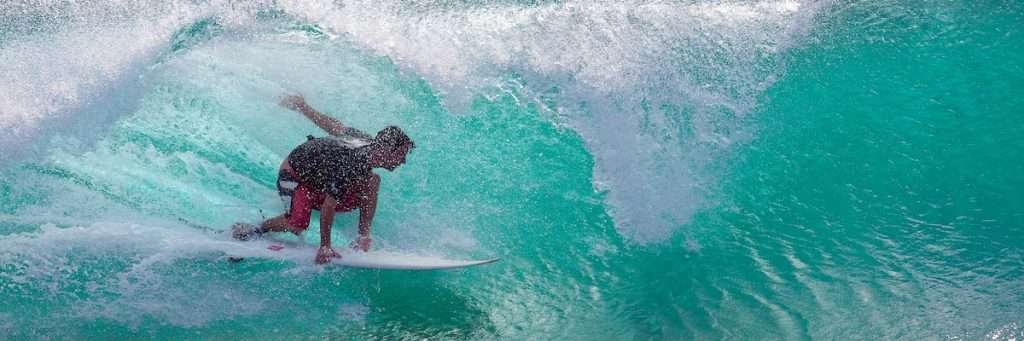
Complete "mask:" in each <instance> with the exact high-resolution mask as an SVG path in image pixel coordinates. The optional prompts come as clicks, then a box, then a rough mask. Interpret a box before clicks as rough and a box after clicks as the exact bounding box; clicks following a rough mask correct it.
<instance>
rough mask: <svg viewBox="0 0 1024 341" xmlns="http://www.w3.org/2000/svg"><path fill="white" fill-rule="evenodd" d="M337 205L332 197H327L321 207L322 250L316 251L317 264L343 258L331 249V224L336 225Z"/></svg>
mask: <svg viewBox="0 0 1024 341" xmlns="http://www.w3.org/2000/svg"><path fill="white" fill-rule="evenodd" d="M337 205H338V201H337V200H335V199H334V198H333V197H331V196H330V195H327V196H326V198H324V202H323V204H321V205H320V248H319V249H317V250H316V263H317V264H324V263H327V262H330V261H331V257H341V255H339V254H338V252H336V251H334V249H332V248H331V224H334V210H335V208H336V207H337Z"/></svg>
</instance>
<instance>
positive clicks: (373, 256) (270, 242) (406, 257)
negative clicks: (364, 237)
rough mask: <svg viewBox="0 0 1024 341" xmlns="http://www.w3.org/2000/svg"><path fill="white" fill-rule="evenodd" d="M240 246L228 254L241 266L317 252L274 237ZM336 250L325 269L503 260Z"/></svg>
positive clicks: (302, 258) (405, 267)
mask: <svg viewBox="0 0 1024 341" xmlns="http://www.w3.org/2000/svg"><path fill="white" fill-rule="evenodd" d="M238 243H242V245H245V247H244V249H243V250H239V251H243V252H240V253H238V254H237V255H231V254H229V255H228V260H229V261H232V262H239V261H242V260H244V259H246V258H253V257H256V258H276V259H288V260H294V261H296V262H304V261H305V262H312V261H313V258H314V255H316V251H317V247H316V246H315V245H310V244H306V243H303V242H300V241H286V240H280V239H277V238H275V237H272V236H266V237H264V238H261V239H259V240H253V241H246V242H243V241H238ZM335 250H337V251H338V253H340V254H341V258H331V262H330V263H327V264H325V265H328V266H347V267H353V268H364V269H382V270H444V269H458V268H465V267H470V266H477V265H483V264H490V263H494V262H497V261H498V260H499V259H500V258H489V259H480V260H462V259H448V258H444V257H438V256H427V255H417V254H410V253H402V252H395V251H381V250H371V251H369V252H360V251H356V250H352V249H349V248H347V247H340V248H335Z"/></svg>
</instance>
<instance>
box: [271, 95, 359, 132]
mask: <svg viewBox="0 0 1024 341" xmlns="http://www.w3.org/2000/svg"><path fill="white" fill-rule="evenodd" d="M281 106H282V107H285V108H288V109H291V110H295V111H298V112H300V113H302V115H305V116H306V117H307V118H309V120H310V121H313V123H314V124H316V126H317V127H320V129H323V130H324V131H326V132H327V133H328V134H331V135H334V136H339V135H341V132H342V131H343V129H344V128H345V126H344V125H342V124H341V121H338V120H337V119H335V118H334V117H330V116H327V115H324V114H322V113H320V112H319V111H316V109H313V107H311V106H309V104H306V99H305V98H303V97H302V95H288V96H285V97H284V99H282V100H281Z"/></svg>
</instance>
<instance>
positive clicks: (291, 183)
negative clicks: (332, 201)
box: [277, 169, 359, 230]
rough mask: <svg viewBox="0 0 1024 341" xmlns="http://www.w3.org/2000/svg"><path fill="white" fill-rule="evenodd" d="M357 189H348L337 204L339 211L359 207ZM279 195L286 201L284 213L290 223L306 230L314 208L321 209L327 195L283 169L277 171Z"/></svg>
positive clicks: (336, 209) (282, 200) (336, 207)
mask: <svg viewBox="0 0 1024 341" xmlns="http://www.w3.org/2000/svg"><path fill="white" fill-rule="evenodd" d="M356 192H357V191H355V190H351V189H350V190H348V191H346V192H345V195H343V196H342V198H341V199H340V200H338V205H337V206H335V209H334V210H335V211H337V212H347V211H351V210H353V209H355V208H357V207H359V196H358V195H357V194H358V193H356ZM277 195H278V196H280V197H281V202H283V203H284V212H285V213H284V214H285V217H287V218H288V225H291V226H292V227H296V228H300V229H303V230H305V229H306V228H308V227H309V218H310V215H311V214H312V213H313V210H319V209H320V206H321V205H323V202H324V199H326V198H327V195H326V194H324V193H323V192H320V191H317V190H314V189H312V188H310V187H309V186H306V185H305V184H303V183H302V182H301V181H299V179H298V177H297V176H295V175H294V174H292V173H291V172H288V171H287V170H285V169H281V171H280V172H278V173H277Z"/></svg>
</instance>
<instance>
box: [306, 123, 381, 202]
mask: <svg viewBox="0 0 1024 341" xmlns="http://www.w3.org/2000/svg"><path fill="white" fill-rule="evenodd" d="M359 141H361V140H353V139H351V138H348V139H346V137H345V136H341V137H322V138H314V139H310V140H309V141H306V142H305V143H303V144H301V145H299V146H298V147H296V148H295V149H294V150H292V152H291V153H290V154H288V163H289V164H290V165H291V166H292V169H294V170H295V173H297V175H298V176H299V180H300V181H301V182H302V183H303V184H305V185H306V186H309V187H310V188H311V189H313V190H316V191H320V192H324V193H327V194H328V195H330V196H331V197H333V198H335V199H340V198H341V197H342V195H343V194H344V193H345V191H346V190H347V189H348V188H349V186H352V184H353V183H355V182H357V181H365V180H366V179H367V178H369V177H370V176H371V175H372V174H373V172H372V171H371V167H370V165H369V160H368V159H367V150H368V147H367V144H362V143H358V142H359Z"/></svg>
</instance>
